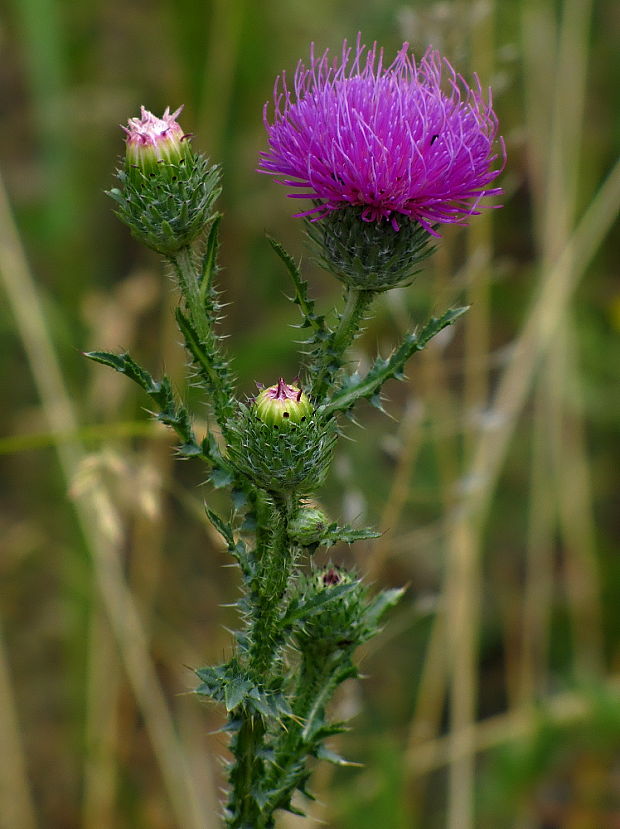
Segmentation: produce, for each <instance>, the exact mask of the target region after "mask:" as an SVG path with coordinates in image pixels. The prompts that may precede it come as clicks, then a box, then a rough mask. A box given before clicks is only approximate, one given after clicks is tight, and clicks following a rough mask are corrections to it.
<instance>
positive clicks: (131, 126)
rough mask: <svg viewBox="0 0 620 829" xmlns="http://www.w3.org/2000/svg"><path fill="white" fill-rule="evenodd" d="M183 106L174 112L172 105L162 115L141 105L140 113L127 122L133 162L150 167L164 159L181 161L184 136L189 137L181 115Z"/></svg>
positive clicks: (129, 148)
mask: <svg viewBox="0 0 620 829" xmlns="http://www.w3.org/2000/svg"><path fill="white" fill-rule="evenodd" d="M182 109H183V107H182V106H181V107H179V108H178V109H177V110H175V112H173V113H170V107H166V111H165V112H164V114H163V115H162V117H161V118H158V117H157V116H156V115H153V113H152V112H149V111H148V109H145V108H144V107H140V117H139V118H130V119H129V121H128V122H127V126H126V127H123V129H124V130H125V132H126V133H127V139H126V145H127V148H126V156H127V161H128V162H129V164H132V165H134V166H137V167H147V166H151V165H153V164H157V163H158V162H160V161H165V162H172V163H174V162H177V161H179V160H180V159H181V158H182V157H183V154H184V147H183V143H182V142H183V139H185V138H187V136H186V135H185V133H184V132H183V129H182V128H181V125H180V124H179V123H178V122H177V120H176V119H177V116H178V115H179V113H180V112H181V110H182Z"/></svg>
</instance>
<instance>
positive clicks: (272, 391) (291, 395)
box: [254, 378, 312, 428]
mask: <svg viewBox="0 0 620 829" xmlns="http://www.w3.org/2000/svg"><path fill="white" fill-rule="evenodd" d="M254 405H255V408H256V414H257V416H258V417H259V418H260V420H262V421H263V423H266V424H267V426H273V427H274V428H282V427H284V428H287V427H289V426H291V425H292V424H299V423H304V422H305V421H306V420H307V419H309V418H310V417H311V416H312V404H311V403H310V400H309V399H308V395H307V394H305V393H304V392H303V391H302V390H301V389H300V388H298V387H297V386H289V385H288V383H285V382H284V380H283V379H282V378H280V380H278V382H277V384H276V385H275V386H269V388H268V389H263V390H262V391H261V393H260V394H259V395H258V397H257V398H256V400H255V403H254Z"/></svg>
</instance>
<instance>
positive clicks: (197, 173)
mask: <svg viewBox="0 0 620 829" xmlns="http://www.w3.org/2000/svg"><path fill="white" fill-rule="evenodd" d="M117 178H118V180H119V182H120V186H119V187H115V188H113V189H112V190H110V191H108V195H109V196H110V197H111V198H113V199H114V201H115V202H116V203H117V205H118V207H117V209H116V214H117V216H118V217H119V218H120V219H121V220H122V221H123V222H125V224H126V225H127V226H128V227H129V229H130V230H131V233H132V235H133V236H134V237H135V238H136V239H138V241H140V242H142V243H143V244H145V245H146V246H147V247H149V248H151V249H152V250H154V251H157V253H161V254H163V255H164V256H171V255H173V254H175V253H177V252H178V251H179V250H181V248H184V247H187V246H188V245H190V244H191V243H192V242H193V241H194V240H195V239H197V238H198V237H199V236H200V235H201V233H202V232H203V230H204V228H205V225H206V224H207V223H208V222H209V221H210V219H211V217H212V213H213V203H214V202H215V200H216V199H217V197H218V196H219V194H220V192H221V188H220V187H219V179H220V169H219V167H217V166H214V165H211V164H210V163H209V160H208V159H207V158H205V156H203V155H200V154H199V153H186V154H185V155H184V156H183V157H182V158H180V159H179V161H178V162H176V163H169V162H166V161H161V162H159V163H158V164H156V165H153V168H152V170H151V172H149V173H148V174H147V173H146V172H144V171H143V170H142V169H139V168H136V167H134V166H132V165H131V164H129V162H125V164H124V166H123V168H122V169H120V170H118V172H117Z"/></svg>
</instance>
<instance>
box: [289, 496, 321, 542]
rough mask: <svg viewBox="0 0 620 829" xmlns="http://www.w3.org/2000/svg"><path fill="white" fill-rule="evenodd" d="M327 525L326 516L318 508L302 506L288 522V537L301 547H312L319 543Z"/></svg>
mask: <svg viewBox="0 0 620 829" xmlns="http://www.w3.org/2000/svg"><path fill="white" fill-rule="evenodd" d="M328 526H329V521H328V518H327V516H326V515H325V513H324V512H322V511H321V510H320V509H318V508H317V507H308V506H306V507H302V508H301V509H300V510H298V512H297V513H296V514H295V515H294V517H293V519H292V521H291V522H290V523H289V527H288V534H289V538H290V539H291V541H293V542H295V543H296V544H299V545H300V546H302V547H312V546H315V545H317V544H320V543H321V540H322V538H323V536H324V534H325V530H326V529H327V527H328Z"/></svg>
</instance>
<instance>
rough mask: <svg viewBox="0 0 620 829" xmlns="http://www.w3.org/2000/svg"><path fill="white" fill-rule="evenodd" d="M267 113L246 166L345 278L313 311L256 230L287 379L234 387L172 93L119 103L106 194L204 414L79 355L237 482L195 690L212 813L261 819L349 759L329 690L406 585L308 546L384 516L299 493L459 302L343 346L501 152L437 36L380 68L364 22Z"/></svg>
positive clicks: (215, 217) (301, 286) (460, 218)
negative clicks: (282, 319) (291, 342)
mask: <svg viewBox="0 0 620 829" xmlns="http://www.w3.org/2000/svg"><path fill="white" fill-rule="evenodd" d="M270 111H271V110H270V107H269V106H268V105H266V107H265V112H264V120H265V127H266V131H267V139H268V149H267V150H266V151H265V152H264V153H262V154H261V160H260V165H259V170H260V171H261V172H263V173H267V174H271V175H274V176H277V177H278V180H279V181H280V182H281V183H282V184H284V185H285V186H287V187H289V188H291V189H293V191H294V192H293V193H292V194H291V195H292V197H293V198H304V199H309V200H310V202H309V206H308V208H307V209H306V210H303V211H302V212H300V213H298V214H297V215H298V216H301V217H303V218H304V222H305V224H306V230H307V235H308V238H309V241H310V244H311V245H312V246H313V248H314V252H315V254H316V257H317V259H318V261H319V262H320V263H321V264H322V265H323V267H325V268H326V269H327V270H329V271H330V272H331V273H333V274H334V275H335V276H336V277H337V278H338V279H339V280H340V281H341V282H342V284H343V288H344V297H343V302H342V305H341V307H340V308H339V310H337V311H335V312H333V313H332V315H331V316H330V315H328V314H322V313H319V311H318V310H317V309H316V304H315V302H314V300H313V299H312V298H311V297H310V295H309V291H308V285H307V283H306V281H305V280H304V279H303V277H302V275H301V273H300V271H299V269H298V267H297V265H296V263H295V261H294V260H293V258H292V257H291V256H290V255H289V254H288V253H287V252H286V251H285V250H284V248H283V247H282V246H281V245H280V244H279V243H278V242H277V241H275V240H274V239H271V238H270V239H269V243H270V244H271V246H272V248H273V250H274V252H275V254H276V255H277V257H279V259H280V260H281V262H282V263H283V265H284V268H285V270H286V271H287V272H288V276H289V277H290V279H291V282H292V286H293V293H294V295H293V302H294V303H295V304H296V305H297V306H298V308H299V311H300V313H301V326H302V327H303V328H304V329H306V331H307V333H308V337H307V340H306V341H305V351H304V362H303V369H302V371H301V376H300V379H296V380H294V381H292V382H287V381H286V380H285V379H284V378H273V380H274V382H272V384H271V385H269V386H268V387H266V388H263V389H262V390H261V391H260V392H259V393H258V394H257V396H256V397H255V398H254V399H252V400H247V399H245V400H244V399H240V397H239V395H238V392H237V389H236V382H235V376H234V373H233V371H232V368H231V362H230V357H229V355H228V352H227V350H226V349H225V348H224V346H223V341H222V336H221V334H220V332H219V329H218V319H219V316H220V314H221V304H220V301H219V293H218V288H217V285H216V277H217V273H218V265H217V254H218V226H219V223H220V218H221V217H220V215H219V214H218V213H217V212H216V211H215V208H214V203H215V201H216V199H217V196H218V195H219V193H220V186H219V181H220V171H219V168H218V167H217V166H215V165H212V164H210V163H209V161H208V160H207V159H206V158H205V157H204V156H203V155H201V154H200V153H198V152H196V151H195V150H194V148H193V146H192V144H191V141H190V137H189V136H187V135H186V134H185V133H184V132H183V130H182V128H181V127H180V125H179V123H178V121H177V118H178V116H179V113H180V110H177V111H176V112H174V113H173V114H170V111H169V110H166V112H165V113H164V114H163V116H162V118H157V117H155V116H154V115H152V114H151V113H150V112H148V111H147V110H145V109H144V108H142V111H141V115H140V117H136V118H131V119H130V120H129V122H128V125H127V127H126V133H127V136H126V155H125V159H124V161H123V162H122V164H121V167H120V169H119V170H118V172H117V178H118V186H117V187H116V188H114V189H113V190H111V191H110V196H111V197H112V198H113V199H114V201H115V202H116V206H117V214H118V216H119V218H121V219H122V221H124V222H125V223H126V224H127V225H128V226H129V228H130V230H131V232H132V233H133V235H134V236H135V237H136V238H137V239H139V240H140V241H141V242H143V243H144V244H145V245H147V246H148V247H149V248H151V249H152V250H155V251H157V252H158V253H160V254H161V255H162V256H163V257H164V259H165V261H166V262H167V263H168V265H169V267H170V269H171V271H172V274H173V276H174V278H175V281H176V286H177V289H178V296H179V304H178V307H177V309H176V320H177V323H178V326H179V329H180V332H181V335H182V338H183V341H184V343H185V347H186V349H187V353H188V356H189V361H190V364H191V372H192V378H193V381H194V382H197V383H198V384H199V385H200V386H201V387H202V388H203V389H204V391H205V392H206V397H207V400H208V405H209V408H210V411H211V415H212V419H211V422H212V423H214V424H217V428H213V429H210V430H209V431H208V432H207V434H206V435H204V436H198V435H197V434H196V432H195V429H194V426H193V421H192V417H191V415H190V413H189V411H188V410H187V408H186V406H185V403H184V402H183V401H182V400H181V399H180V398H179V396H178V394H177V392H176V391H175V390H174V389H173V387H172V384H171V382H170V380H169V378H167V377H166V376H163V377H162V378H161V379H157V380H156V379H154V378H153V377H152V376H151V375H150V374H149V372H147V371H146V370H145V369H144V368H142V367H141V366H140V365H138V364H137V363H136V362H135V360H134V359H133V358H132V357H131V356H130V355H129V354H127V353H122V354H118V355H117V354H110V353H107V352H100V351H96V352H91V353H89V354H88V355H87V356H88V357H90V358H91V359H92V360H95V361H97V362H99V363H103V364H105V365H108V366H110V367H112V368H114V369H115V370H116V371H119V372H121V373H122V374H125V375H127V376H128V377H129V378H130V379H132V380H133V381H134V382H136V383H137V384H138V385H139V386H140V387H141V388H142V389H143V391H144V392H145V393H146V395H147V397H148V398H150V405H151V406H152V408H153V409H154V417H155V419H156V420H158V421H159V422H161V423H164V424H166V425H167V426H169V427H170V428H171V429H172V430H173V431H174V432H175V433H176V436H177V438H178V452H179V454H180V455H181V456H182V457H185V458H193V459H195V460H197V461H198V462H200V463H202V464H203V465H204V466H205V467H206V470H207V474H208V478H209V481H210V483H211V485H212V486H213V487H214V488H216V489H221V490H226V491H227V492H228V493H229V495H230V507H229V510H228V512H227V514H226V515H225V516H223V515H220V514H218V513H216V512H215V510H213V509H212V508H211V507H210V506H207V507H206V513H207V516H208V518H209V520H210V521H211V523H212V524H213V526H214V527H215V528H216V530H217V531H218V533H219V534H220V535H221V537H222V539H223V541H224V543H225V545H226V547H227V549H228V552H229V553H230V555H231V556H232V558H233V559H234V561H235V562H236V563H237V565H238V567H239V572H240V581H241V588H242V596H241V599H240V600H239V602H238V609H239V617H240V627H239V630H238V631H236V632H235V633H234V637H233V641H232V642H231V654H230V658H229V659H228V660H227V661H226V662H224V663H222V664H220V665H215V666H209V667H205V668H200V669H198V670H196V675H197V677H198V680H199V684H198V686H197V688H196V693H197V695H198V696H200V697H203V698H205V697H206V698H210V699H212V700H215V701H216V702H218V703H221V704H222V705H223V706H224V707H225V709H226V712H227V715H228V721H227V725H226V731H227V732H228V733H229V735H230V753H231V757H232V759H231V761H230V762H229V763H228V766H227V772H228V783H229V789H228V796H227V802H226V804H225V806H224V809H223V820H224V822H225V824H226V825H227V826H229V827H236V829H267V828H268V827H273V826H275V823H274V821H275V817H274V815H275V813H276V812H277V811H278V810H279V809H287V810H289V811H293V812H296V813H301V812H300V811H299V809H298V806H297V801H296V800H295V801H294V800H293V797H294V795H295V793H296V792H297V791H299V792H302V793H304V794H305V795H308V796H310V792H309V790H308V788H307V785H308V780H309V777H310V774H311V769H312V767H313V764H314V762H315V761H316V760H317V759H319V760H320V759H326V760H330V761H331V762H335V763H343V762H344V761H343V760H342V759H341V758H340V757H338V756H337V755H336V754H334V753H333V752H332V751H331V750H330V749H329V748H327V747H326V745H325V741H326V740H327V739H328V738H329V737H331V736H332V735H335V734H338V733H339V732H341V731H343V730H345V728H346V726H345V725H344V724H343V723H341V722H337V721H334V720H333V719H332V718H331V716H330V708H329V702H330V700H331V698H332V697H333V694H334V692H335V691H336V689H337V688H338V687H339V686H340V685H341V684H342V683H343V682H344V681H345V680H347V679H349V678H352V677H356V676H357V667H356V662H355V652H356V649H357V648H358V647H359V646H360V645H361V644H362V643H364V642H366V641H367V640H368V639H370V638H371V637H373V636H374V635H375V634H377V632H378V631H379V629H380V624H381V621H382V618H383V616H384V614H385V612H386V611H387V610H388V609H389V608H390V607H392V606H393V605H395V604H396V602H397V601H398V600H399V599H400V597H401V595H402V592H403V591H402V590H400V589H388V590H383V591H381V592H376V593H373V591H372V590H371V589H370V587H369V586H368V585H366V584H365V583H364V581H363V579H362V578H361V576H360V575H358V574H357V573H354V572H348V571H346V570H344V569H343V568H340V567H338V566H336V565H328V566H327V567H319V566H316V565H315V564H313V554H314V552H315V551H316V550H317V549H318V548H320V547H332V546H333V545H335V544H336V543H338V542H346V543H348V544H352V543H354V542H356V541H359V540H362V539H372V538H375V537H376V536H377V535H378V533H377V532H376V531H375V530H373V529H360V528H353V527H351V526H347V525H344V526H343V525H340V524H338V523H337V522H334V521H331V520H330V519H329V518H327V516H326V515H325V514H324V513H323V511H322V510H321V509H320V508H319V507H318V506H317V505H316V503H315V502H314V501H313V500H312V499H313V497H314V496H315V495H316V493H317V491H318V489H319V488H320V486H321V484H322V483H323V481H324V479H325V477H326V475H327V473H328V470H329V466H330V463H331V460H332V457H333V454H334V448H335V444H336V442H337V440H338V437H339V435H340V432H341V429H342V423H341V420H342V416H343V415H351V414H352V413H353V411H354V409H355V407H356V406H357V404H358V403H359V401H360V400H362V399H366V400H369V401H370V403H371V404H373V405H375V406H378V407H381V392H382V389H383V386H384V385H385V383H386V382H387V381H388V380H391V379H402V378H403V377H404V371H405V367H406V364H407V362H408V360H409V358H410V357H412V356H413V354H415V353H416V352H417V351H420V350H421V349H423V348H424V347H425V346H426V345H427V343H428V342H429V341H430V340H431V339H432V338H433V337H434V336H435V335H436V334H438V333H439V332H440V331H441V330H442V329H444V328H446V327H447V326H449V325H451V324H452V323H454V322H455V320H456V319H457V318H458V317H459V316H460V315H461V314H462V313H463V312H464V311H465V310H466V309H465V308H453V309H449V310H446V311H445V313H443V314H442V315H441V316H440V317H438V318H432V319H430V320H428V321H427V322H426V323H425V324H423V325H422V326H417V325H414V326H413V327H412V329H411V331H410V332H409V333H408V334H407V335H406V336H405V337H404V338H403V339H402V341H401V342H400V343H399V344H398V345H397V346H396V347H395V349H394V350H393V352H392V353H391V355H390V356H389V357H388V358H386V359H383V358H380V357H377V358H376V359H375V361H374V362H373V363H372V365H371V366H370V368H369V369H368V370H367V371H365V372H364V373H358V372H356V371H353V370H352V369H351V366H350V364H349V362H348V359H347V352H348V349H349V347H350V346H351V344H352V343H353V341H354V340H355V338H356V337H357V336H358V334H359V333H360V331H361V328H362V326H363V324H364V321H365V320H366V319H367V318H368V316H369V315H370V314H371V313H372V303H373V300H374V299H375V297H376V296H377V295H378V294H380V293H382V292H384V291H387V290H389V289H391V288H394V287H396V286H400V285H404V284H408V283H409V282H410V281H411V280H412V278H413V276H414V274H415V273H416V272H417V270H418V269H419V266H420V263H421V262H422V261H423V260H424V259H425V258H426V257H427V256H429V254H430V253H431V252H432V249H433V244H435V243H436V242H437V238H438V236H439V231H438V227H439V225H440V224H441V223H444V222H451V223H464V222H466V221H467V220H468V219H469V217H471V216H474V215H476V214H477V213H478V212H479V211H480V209H481V208H482V207H483V206H484V205H483V200H484V199H485V198H486V197H488V196H492V195H494V194H496V193H498V192H500V191H499V189H498V188H497V187H491V184H492V183H493V181H494V180H495V178H496V177H497V175H498V174H499V172H500V171H501V169H502V166H503V161H504V149H503V144H502V142H501V139H500V138H498V137H497V119H496V117H495V114H494V112H493V109H492V106H491V100H490V94H489V95H487V96H486V97H485V95H484V94H483V92H482V90H481V87H480V84H479V83H478V81H477V80H476V82H475V85H474V86H473V88H472V87H469V86H468V85H467V83H466V82H465V81H464V79H463V78H462V77H461V76H459V75H457V74H456V73H455V72H454V70H453V69H452V67H451V66H450V64H449V63H448V62H447V61H446V60H445V59H444V58H442V57H440V55H439V54H438V53H436V52H434V51H430V50H429V51H428V52H427V53H426V54H425V55H424V57H423V58H422V59H421V61H420V63H419V64H416V62H415V60H414V58H413V56H412V55H411V54H410V52H409V47H408V44H404V45H403V47H402V49H401V50H400V51H399V52H398V54H397V56H396V58H395V60H394V61H393V63H392V64H391V65H389V66H384V62H383V53H382V51H380V50H378V49H377V47H376V46H373V48H371V49H370V50H366V49H365V47H364V46H363V45H362V44H361V43H360V41H359V39H358V41H357V44H356V46H355V48H353V49H351V48H349V47H348V46H347V44H346V43H345V44H344V45H343V48H342V53H341V56H340V58H339V59H337V60H335V61H332V60H331V59H330V58H329V56H328V54H327V53H325V54H324V55H322V56H320V57H318V58H317V57H315V56H314V54H313V53H312V52H311V58H310V65H309V66H308V67H305V66H304V65H303V64H302V63H300V64H299V66H298V67H297V71H296V73H295V77H294V82H293V86H292V88H290V87H289V86H288V84H287V82H286V80H285V76H284V75H282V76H281V77H280V78H279V79H278V80H277V81H276V86H275V93H274V103H273V114H272V115H271V116H270ZM270 117H271V120H270Z"/></svg>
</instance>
